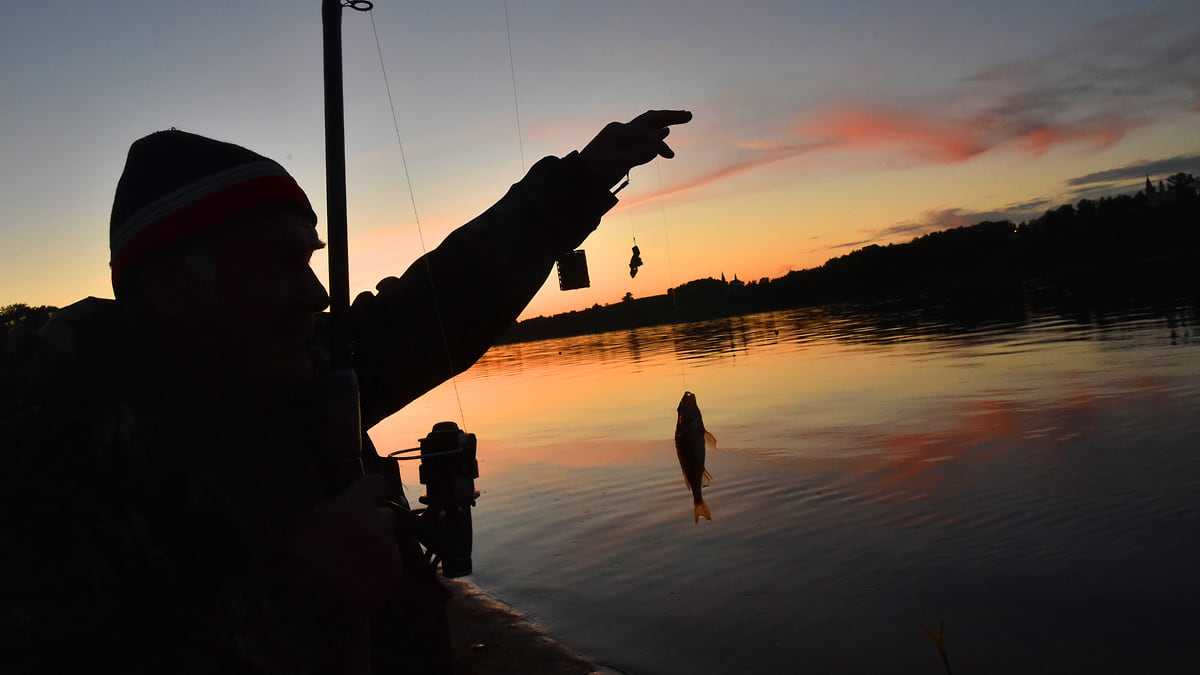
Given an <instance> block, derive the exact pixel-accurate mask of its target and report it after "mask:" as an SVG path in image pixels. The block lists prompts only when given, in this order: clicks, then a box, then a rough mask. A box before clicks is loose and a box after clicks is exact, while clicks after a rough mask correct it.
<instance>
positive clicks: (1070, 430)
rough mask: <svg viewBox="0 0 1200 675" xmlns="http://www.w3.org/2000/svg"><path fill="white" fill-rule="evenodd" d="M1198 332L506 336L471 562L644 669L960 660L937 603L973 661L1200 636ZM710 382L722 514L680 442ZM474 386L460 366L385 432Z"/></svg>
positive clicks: (1155, 644) (1013, 662)
mask: <svg viewBox="0 0 1200 675" xmlns="http://www.w3.org/2000/svg"><path fill="white" fill-rule="evenodd" d="M1197 333H1198V331H1197V322H1196V320H1195V314H1194V313H1192V312H1191V310H1187V312H1184V313H1182V314H1180V313H1176V314H1172V315H1170V318H1169V320H1168V319H1166V318H1163V317H1161V316H1160V315H1157V314H1154V313H1141V314H1126V315H1122V316H1115V317H1114V316H1092V317H1090V318H1089V319H1088V320H1087V321H1078V320H1075V319H1071V320H1068V319H1062V318H1058V317H1037V316H1033V317H1027V318H1024V319H1020V320H1013V321H1007V322H1005V323H1000V324H982V325H976V326H971V327H968V328H963V327H962V326H959V325H955V324H953V323H939V322H938V321H936V320H890V319H887V318H886V317H885V318H882V319H879V318H877V317H876V318H872V317H869V316H864V315H861V314H855V313H853V312H850V311H847V312H843V313H838V312H834V311H821V310H805V311H797V312H786V313H773V314H764V315H755V316H751V317H739V318H734V319H727V320H722V321H717V322H706V323H703V324H691V325H686V326H675V327H671V326H667V327H658V328H649V329H641V330H637V331H622V332H613V333H606V334H602V335H593V336H585V337H579V338H570V339H563V340H552V341H545V342H539V343H530V344H524V345H509V346H504V347H499V348H496V349H494V350H493V351H492V352H489V354H488V355H487V356H485V357H484V359H483V360H482V361H481V362H480V363H479V364H478V365H477V366H476V367H475V368H473V369H472V370H471V371H470V372H469V373H468V374H466V375H465V376H464V377H461V378H460V379H459V381H458V389H459V392H460V394H461V398H462V402H463V409H464V411H465V415H466V422H467V428H468V429H469V430H471V431H473V432H475V433H476V434H478V435H479V439H480V441H479V443H480V450H479V456H480V471H481V477H480V479H479V481H478V485H479V487H480V488H481V489H482V491H483V497H482V499H481V500H480V502H479V506H478V508H477V509H476V513H475V517H476V552H475V568H476V574H475V577H474V578H475V580H476V581H477V582H478V583H480V584H481V585H483V586H484V587H485V588H488V589H489V590H492V591H493V592H495V593H497V594H498V595H500V596H501V597H502V598H503V599H505V600H507V601H509V602H510V603H512V604H514V605H515V606H517V607H520V608H522V609H524V610H527V611H530V612H533V613H534V614H535V615H536V616H538V617H539V618H540V619H541V620H542V621H543V622H544V623H545V624H546V625H547V626H548V627H549V628H550V629H551V630H552V631H555V632H557V633H560V634H562V635H563V636H564V637H565V638H566V640H567V641H568V642H569V643H570V644H572V645H574V646H576V647H577V648H580V649H582V650H583V651H585V652H587V653H589V654H591V655H593V656H595V657H598V658H600V659H602V660H606V661H609V662H611V663H614V664H615V665H617V666H619V667H621V668H622V669H623V670H626V671H628V672H631V673H674V672H695V673H737V672H750V673H757V672H777V671H784V672H793V671H795V670H796V667H797V666H807V667H808V668H809V669H811V671H812V672H914V673H938V672H941V664H940V661H939V659H938V657H937V653H936V649H935V648H934V647H933V645H932V643H930V642H929V640H928V639H927V638H926V637H925V636H924V634H923V632H921V630H920V628H919V626H918V625H917V624H916V621H915V617H916V616H918V615H920V616H923V617H924V618H925V619H926V621H927V622H934V621H936V619H937V618H939V617H943V618H945V619H946V626H947V628H946V630H947V649H948V651H949V654H950V658H951V661H952V663H953V664H954V665H955V668H956V669H958V670H961V671H962V672H977V673H978V672H997V673H1000V672H1012V671H1013V670H1020V671H1021V672H1062V671H1063V670H1071V669H1084V670H1087V669H1091V670H1093V671H1101V672H1103V671H1107V672H1114V671H1116V672H1121V671H1144V670H1148V669H1152V667H1158V668H1169V667H1171V666H1175V665H1182V664H1183V663H1188V662H1192V661H1195V660H1196V659H1197V658H1198V657H1200V648H1198V647H1197V646H1196V644H1195V638H1196V636H1197V635H1200V620H1198V619H1197V617H1196V608H1197V607H1200V581H1198V580H1197V579H1196V575H1195V570H1196V569H1198V568H1200V567H1198V565H1200V497H1198V496H1197V495H1200V459H1198V458H1197V456H1196V453H1195V449H1196V446H1195V438H1196V434H1197V432H1198V431H1200V424H1198V423H1197V421H1196V420H1197V417H1200V416H1198V415H1197V414H1196V413H1197V412H1198V411H1200V385H1198V384H1197V383H1198V382H1200V380H1198V379H1197V375H1198V374H1200V372H1198V371H1200V366H1198V365H1197V359H1196V353H1197V349H1198V348H1200V347H1198V346H1200V339H1197V338H1196V337H1194V336H1196V335H1197ZM685 389H687V390H691V391H693V392H696V394H697V397H698V400H699V403H700V407H701V409H702V410H703V411H704V415H705V422H706V425H707V426H708V428H709V429H710V431H712V432H713V433H714V435H716V437H717V439H718V449H717V450H715V451H713V450H710V451H709V453H708V457H709V461H708V468H709V470H710V471H711V473H712V474H713V476H714V481H713V485H712V486H711V487H710V488H709V489H708V490H706V491H705V494H706V498H707V500H708V502H709V505H710V507H711V509H712V512H713V518H714V521H713V523H711V524H709V523H701V524H700V525H695V524H693V523H692V521H690V520H688V518H689V517H690V516H691V499H690V496H689V494H688V492H687V490H686V489H685V487H684V485H683V481H682V478H681V474H680V471H679V467H678V464H677V463H676V460H675V456H674V451H673V447H672V441H671V435H672V432H673V430H674V417H675V413H674V408H675V405H676V404H677V402H678V400H679V397H680V395H681V394H682V392H683V391H684V390H685ZM456 412H457V405H456V403H455V401H454V395H453V392H452V390H451V389H450V388H449V387H444V388H442V389H440V390H438V391H436V392H433V393H432V394H431V395H430V396H428V397H426V398H425V399H422V400H421V401H419V402H418V403H417V404H415V405H414V406H412V407H410V408H409V409H408V410H406V411H405V412H404V413H402V414H401V415H398V416H396V417H395V418H393V419H390V420H388V421H387V422H385V423H384V424H383V425H381V428H380V429H378V430H377V431H376V432H373V437H375V439H376V441H377V443H379V445H380V447H381V449H383V448H386V447H393V446H394V447H402V444H405V443H407V444H408V445H411V444H412V439H415V438H418V437H420V436H422V435H424V433H425V432H427V431H428V428H429V426H430V425H431V424H432V423H433V422H434V421H437V420H440V419H446V418H453V417H454V416H455V413H456ZM408 445H403V447H408ZM414 473H415V472H414ZM419 487H420V486H415V488H416V489H419Z"/></svg>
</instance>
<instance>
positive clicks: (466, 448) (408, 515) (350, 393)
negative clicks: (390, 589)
mask: <svg viewBox="0 0 1200 675" xmlns="http://www.w3.org/2000/svg"><path fill="white" fill-rule="evenodd" d="M346 8H349V9H353V10H356V11H359V12H368V11H370V10H371V9H373V8H374V3H372V2H370V1H369V0H322V4H321V25H322V33H323V49H324V68H325V171H326V190H327V193H328V194H327V198H326V199H327V209H328V215H327V221H328V226H327V227H328V234H327V238H328V251H329V296H330V314H331V318H332V323H333V326H332V331H331V332H332V340H331V342H332V345H331V348H332V353H331V357H332V365H331V369H330V374H329V389H328V393H329V428H328V431H329V438H328V441H329V443H328V447H329V456H330V460H331V462H332V467H331V480H332V481H333V482H334V483H335V485H334V486H333V487H334V488H335V489H336V490H337V491H338V492H340V491H341V490H344V489H345V488H346V487H347V486H348V485H350V483H353V482H354V481H355V480H358V479H359V478H361V477H362V476H363V472H364V468H363V467H364V459H365V461H366V464H367V468H369V469H370V470H372V471H373V472H376V473H381V474H383V475H385V476H388V477H390V478H393V479H394V480H393V482H394V484H396V485H400V480H399V476H400V468H399V462H400V461H401V460H407V459H414V460H415V459H420V460H421V467H420V480H421V483H423V484H425V485H426V487H427V489H428V492H427V494H425V495H422V496H421V498H420V501H421V503H423V504H425V505H426V507H425V508H421V509H409V508H408V504H407V500H405V499H404V496H403V492H402V491H403V488H402V487H401V488H399V489H400V490H401V494H400V495H399V497H398V498H397V499H394V500H392V501H391V502H390V505H391V506H392V508H393V511H394V512H395V513H396V517H397V521H398V523H399V524H400V525H401V526H402V527H403V529H404V530H405V531H407V532H408V533H410V534H412V535H413V536H415V537H416V538H417V540H418V541H420V542H421V544H422V545H424V546H425V548H426V549H427V553H426V555H427V561H428V562H429V564H430V566H431V568H432V567H436V566H437V565H438V564H439V563H440V564H441V568H442V574H443V575H444V576H446V577H451V578H453V577H461V576H465V575H468V574H470V573H471V569H472V565H471V544H472V527H471V507H472V506H474V505H475V500H476V499H478V497H479V491H478V490H476V489H475V482H474V479H475V478H478V477H479V465H478V462H477V461H476V458H475V448H476V441H475V434H468V433H466V432H464V431H462V430H460V429H459V428H458V425H457V424H455V423H454V422H439V423H437V424H435V425H434V426H433V430H432V431H430V432H429V435H428V436H426V437H425V438H422V439H421V440H420V441H419V443H420V446H419V447H417V448H412V449H408V450H399V451H396V452H393V453H390V454H389V455H388V456H386V457H380V456H378V455H377V454H375V453H370V454H369V455H368V456H367V457H365V458H364V457H363V451H362V445H363V444H362V435H363V429H362V409H361V402H360V399H359V387H358V375H357V374H356V373H355V372H354V335H353V330H352V329H351V316H350V257H349V234H348V218H347V198H346V120H345V104H344V100H343V82H342V26H341V21H342V10H343V9H346ZM426 264H428V259H426ZM430 282H431V283H432V276H431V278H430ZM439 323H440V321H439ZM443 339H444V336H443ZM414 452H415V453H419V454H416V455H412V456H406V457H402V456H401V455H406V454H408V453H414Z"/></svg>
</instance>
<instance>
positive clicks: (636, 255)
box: [629, 244, 642, 279]
mask: <svg viewBox="0 0 1200 675" xmlns="http://www.w3.org/2000/svg"><path fill="white" fill-rule="evenodd" d="M641 266H642V252H641V251H640V250H638V247H637V244H634V245H633V256H632V257H630V258H629V278H630V279H632V278H633V277H636V276H637V273H638V268H639V267H641Z"/></svg>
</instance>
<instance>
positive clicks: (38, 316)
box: [0, 303, 58, 353]
mask: <svg viewBox="0 0 1200 675" xmlns="http://www.w3.org/2000/svg"><path fill="white" fill-rule="evenodd" d="M56 311H58V308H57V307H51V306H49V305H39V306H37V307H30V306H29V305H25V304H22V303H17V304H15V305H5V306H3V307H0V353H3V351H4V345H6V344H8V336H9V335H10V334H11V333H12V332H13V330H14V329H15V328H16V327H17V326H25V327H27V328H28V329H30V330H37V329H38V328H41V327H42V324H44V323H46V321H48V320H49V319H50V315H51V314H53V313H54V312H56Z"/></svg>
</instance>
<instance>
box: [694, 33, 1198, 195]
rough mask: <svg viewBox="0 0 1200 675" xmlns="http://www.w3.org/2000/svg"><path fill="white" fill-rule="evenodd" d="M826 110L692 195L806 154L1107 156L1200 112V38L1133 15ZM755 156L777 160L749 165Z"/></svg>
mask: <svg viewBox="0 0 1200 675" xmlns="http://www.w3.org/2000/svg"><path fill="white" fill-rule="evenodd" d="M821 100H822V103H821V104H819V105H816V106H814V105H812V104H811V103H808V104H795V106H794V107H793V109H792V110H791V115H790V117H785V118H783V119H781V118H780V117H778V116H774V115H773V116H772V117H771V119H770V120H760V121H758V123H757V124H751V125H750V127H752V128H755V129H758V131H757V132H754V131H750V133H751V134H755V137H753V138H746V137H743V138H741V139H738V140H736V141H729V142H728V145H727V146H726V150H727V151H726V153H725V156H724V159H723V164H724V168H718V169H715V170H711V171H709V172H708V173H707V174H706V175H705V176H703V177H701V178H698V179H696V180H695V181H692V182H691V183H689V186H687V187H690V188H695V187H700V186H702V185H707V184H709V183H712V182H715V181H719V180H722V179H723V178H727V177H730V176H732V175H736V174H740V173H744V172H746V171H750V170H753V169H756V168H759V167H762V166H765V165H768V164H772V163H774V162H778V161H781V160H783V159H788V158H790V157H795V156H797V155H800V154H816V153H820V155H819V156H821V157H826V156H828V157H830V158H833V157H834V156H835V153H836V154H837V155H841V156H843V157H851V158H854V159H853V161H852V164H853V165H854V166H862V164H863V162H867V163H877V164H878V165H879V166H881V167H895V166H898V165H899V166H921V165H932V164H954V163H960V162H966V161H970V160H972V159H974V158H976V157H979V156H981V155H983V154H985V153H989V152H995V151H1008V152H1017V153H1024V154H1026V155H1027V156H1030V157H1038V156H1041V155H1044V154H1045V153H1048V152H1050V151H1052V150H1055V149H1058V148H1063V147H1070V148H1076V149H1079V150H1082V151H1085V152H1095V151H1099V150H1103V149H1105V148H1109V147H1111V146H1113V145H1114V144H1116V143H1118V142H1119V141H1121V140H1122V139H1123V138H1125V137H1126V135H1127V134H1128V133H1129V132H1131V131H1132V130H1134V129H1137V128H1140V127H1143V126H1148V125H1152V124H1154V123H1156V122H1157V121H1159V120H1162V119H1168V118H1172V117H1175V116H1178V115H1180V114H1188V115H1191V114H1195V112H1196V110H1197V109H1200V29H1197V28H1196V23H1195V22H1194V21H1190V22H1181V21H1179V20H1178V18H1177V17H1174V16H1171V15H1168V14H1163V13H1158V14H1154V13H1137V12H1135V13H1130V14H1126V15H1124V16H1122V17H1119V18H1116V19H1113V20H1109V21H1105V22H1100V23H1095V24H1092V25H1089V26H1087V27H1086V28H1084V29H1082V30H1080V31H1078V32H1076V33H1073V34H1068V35H1064V36H1063V37H1062V40H1061V41H1060V43H1059V45H1058V46H1057V47H1055V48H1054V49H1051V50H1049V51H1048V52H1045V53H1042V54H1037V55H1034V56H1033V57H1031V58H1028V59H1021V60H1013V61H1009V62H1006V63H998V64H995V65H992V66H988V67H986V68H983V69H980V70H978V71H976V72H975V73H972V74H970V75H969V76H967V77H964V78H961V79H959V80H955V81H952V82H947V83H945V84H944V85H943V86H942V87H941V88H940V89H935V90H933V91H932V92H931V91H929V90H925V91H922V92H921V93H920V94H916V93H909V92H908V91H907V90H904V91H901V90H889V89H886V88H882V87H878V88H875V89H874V90H872V91H871V92H870V93H869V94H867V95H863V94H862V93H859V94H856V95H853V96H850V95H842V96H840V97H838V95H837V94H834V95H832V96H829V97H825V98H823V99H821ZM772 123H774V126H773V128H766V127H764V126H763V125H764V124H772ZM747 131H749V128H745V127H743V128H742V133H743V134H746V135H749V134H747V133H746V132H747ZM789 149H791V150H793V154H790V155H789V154H786V151H787V150H789ZM747 150H752V151H761V152H764V153H773V152H779V153H780V154H778V155H762V156H760V157H758V158H752V159H747V158H746V157H745V152H746V151H747ZM830 165H831V164H830V163H829V162H825V163H823V166H830ZM681 189H685V188H681Z"/></svg>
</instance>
